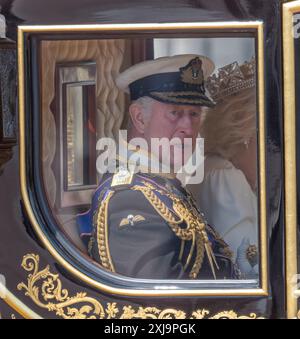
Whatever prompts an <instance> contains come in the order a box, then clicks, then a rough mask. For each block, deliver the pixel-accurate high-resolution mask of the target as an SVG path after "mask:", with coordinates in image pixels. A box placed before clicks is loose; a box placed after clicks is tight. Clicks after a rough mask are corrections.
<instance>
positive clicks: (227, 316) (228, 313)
mask: <svg viewBox="0 0 300 339" xmlns="http://www.w3.org/2000/svg"><path fill="white" fill-rule="evenodd" d="M210 319H264V318H263V317H257V315H256V314H255V313H250V315H249V316H238V315H237V313H235V312H234V311H223V312H220V313H218V314H216V315H214V316H212V317H210Z"/></svg>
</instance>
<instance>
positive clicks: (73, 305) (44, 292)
mask: <svg viewBox="0 0 300 339" xmlns="http://www.w3.org/2000/svg"><path fill="white" fill-rule="evenodd" d="M39 264H40V258H39V256H38V255H36V254H27V255H25V256H24V258H23V261H22V267H23V269H24V270H26V271H27V272H30V274H29V275H28V277H27V283H24V282H22V283H20V284H18V289H19V290H20V291H21V290H25V295H26V296H28V297H29V298H31V300H32V301H33V302H34V303H35V304H36V305H37V306H39V307H41V308H43V309H47V310H48V311H49V312H55V314H56V315H57V316H58V317H62V318H64V319H205V318H207V319H222V318H223V319H224V318H226V319H262V318H259V317H257V315H256V314H255V313H251V314H250V315H249V316H238V315H237V313H235V312H234V311H223V312H220V313H218V314H216V315H213V316H210V311H208V310H206V309H201V310H197V311H195V312H193V313H192V316H187V315H186V313H185V312H184V311H182V310H176V309H171V308H169V309H164V310H161V309H159V308H156V307H139V308H138V309H135V308H133V307H132V306H131V305H129V306H124V307H123V308H122V310H121V311H120V309H119V308H118V306H117V303H115V302H113V303H107V305H106V308H105V309H104V307H103V306H102V304H101V303H100V302H99V301H98V300H96V299H94V298H91V297H88V296H87V293H83V292H79V293H77V294H76V295H75V296H73V297H70V296H69V292H68V291H67V290H66V289H63V287H62V283H61V280H60V279H59V275H58V274H53V273H51V272H50V267H49V265H48V266H46V268H44V269H42V270H40V268H39Z"/></svg>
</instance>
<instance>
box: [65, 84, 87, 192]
mask: <svg viewBox="0 0 300 339" xmlns="http://www.w3.org/2000/svg"><path fill="white" fill-rule="evenodd" d="M83 144H84V140H83V95H82V86H71V85H69V86H67V157H68V188H70V187H74V186H75V187H76V186H78V185H84V177H83Z"/></svg>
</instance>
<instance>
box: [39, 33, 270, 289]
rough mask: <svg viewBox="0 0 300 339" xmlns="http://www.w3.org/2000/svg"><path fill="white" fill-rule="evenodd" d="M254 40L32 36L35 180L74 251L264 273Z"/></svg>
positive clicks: (201, 269)
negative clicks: (37, 137)
mask: <svg viewBox="0 0 300 339" xmlns="http://www.w3.org/2000/svg"><path fill="white" fill-rule="evenodd" d="M257 45H258V44H257V36H256V35H254V34H253V33H249V34H243V35H242V36H239V35H237V34H235V35H232V34H231V35H230V34H228V36H224V35H223V36H222V37H217V36H215V35H213V34H212V35H211V37H210V36H209V35H208V34H206V35H205V36H200V35H198V36H197V35H196V34H192V35H191V36H187V35H185V36H182V37H181V36H180V35H177V36H171V37H170V36H168V35H165V36H160V35H158V36H155V37H153V36H152V37H151V38H150V37H149V36H147V37H139V38H136V37H135V38H132V37H126V36H125V37H124V36H120V37H113V38H112V37H110V38H101V39H100V38H99V39H95V38H92V39H89V40H84V39H78V40H76V39H75V40H73V39H71V38H69V39H68V40H63V39H54V38H52V39H51V40H50V39H49V40H42V41H41V43H40V44H39V47H38V48H39V54H38V55H40V59H39V62H40V70H41V71H40V72H41V77H40V78H41V79H42V83H41V107H42V112H41V127H42V133H41V136H42V139H41V153H42V168H41V170H42V180H43V187H44V190H45V196H46V197H47V204H48V206H49V208H50V210H51V211H52V214H53V216H54V220H55V222H56V224H57V225H58V229H59V232H62V233H61V234H62V235H63V237H66V238H67V239H68V241H69V242H70V244H71V246H73V247H74V248H76V249H77V250H78V253H81V254H82V258H84V259H85V260H88V262H89V263H92V264H93V265H94V266H95V267H96V268H97V269H101V270H103V271H105V272H109V273H111V274H114V275H116V277H118V276H122V277H125V278H128V279H142V280H143V281H148V280H149V281H151V280H155V281H165V280H168V281H169V280H172V281H180V280H182V281H185V282H192V283H195V284H197V283H201V284H202V286H206V285H207V286H206V288H210V287H211V285H210V284H209V283H208V282H207V281H208V280H209V281H213V282H214V284H217V283H218V282H220V283H221V282H223V283H225V282H226V284H227V286H230V287H231V288H235V287H236V286H240V285H238V284H241V283H244V288H259V287H260V286H261V277H262V267H261V263H262V255H263V253H262V252H261V248H262V240H261V234H264V233H263V232H262V231H261V230H262V228H263V227H265V221H264V220H262V219H261V215H260V203H261V202H263V201H264V200H263V199H262V197H261V196H260V192H264V188H263V186H261V184H262V183H264V181H263V180H262V179H261V177H260V176H259V175H258V173H260V175H264V168H263V165H264V163H263V164H261V163H260V158H259V154H260V155H261V156H262V157H263V151H264V149H263V148H262V147H261V145H260V144H261V142H263V140H262V138H261V135H260V134H259V123H258V121H259V119H258V117H259V114H260V115H261V114H263V112H262V111H261V107H260V106H259V100H258V97H257V95H258V93H261V92H259V86H260V85H259V76H258V73H259V72H258V61H259V57H260V56H259V53H258V49H257ZM260 95H261V94H260ZM261 102H263V101H261ZM260 121H263V119H261V120H260ZM258 148H259V149H260V153H259V152H258ZM205 284H206V285H205ZM226 284H225V285H226ZM228 284H229V285H228ZM230 284H231V285H230ZM225 285H224V286H225ZM216 286H217V285H216Z"/></svg>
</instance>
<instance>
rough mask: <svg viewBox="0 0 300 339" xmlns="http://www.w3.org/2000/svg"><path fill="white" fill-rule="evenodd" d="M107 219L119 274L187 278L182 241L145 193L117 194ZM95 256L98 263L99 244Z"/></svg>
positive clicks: (127, 190) (128, 190)
mask: <svg viewBox="0 0 300 339" xmlns="http://www.w3.org/2000/svg"><path fill="white" fill-rule="evenodd" d="M108 216H109V219H108V244H109V252H110V256H111V260H112V264H113V266H114V269H115V272H116V273H118V274H121V275H123V276H127V277H133V278H140V279H185V277H184V272H183V267H182V264H181V263H180V262H179V260H178V256H179V250H180V244H181V242H180V240H179V239H178V238H177V237H176V235H175V234H174V233H173V231H172V230H171V229H170V227H169V225H168V224H167V223H166V222H165V221H164V219H163V218H162V217H161V216H160V215H159V214H158V213H157V212H156V211H155V209H154V208H153V207H152V206H151V204H150V203H149V202H148V201H147V200H146V198H145V197H144V195H143V194H142V193H140V192H137V191H132V190H130V189H126V190H122V191H118V192H115V194H114V196H113V197H112V198H111V200H110V202H109V208H108ZM130 221H131V222H130ZM93 257H94V259H95V260H97V261H99V254H98V246H97V243H95V245H94V246H93Z"/></svg>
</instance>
